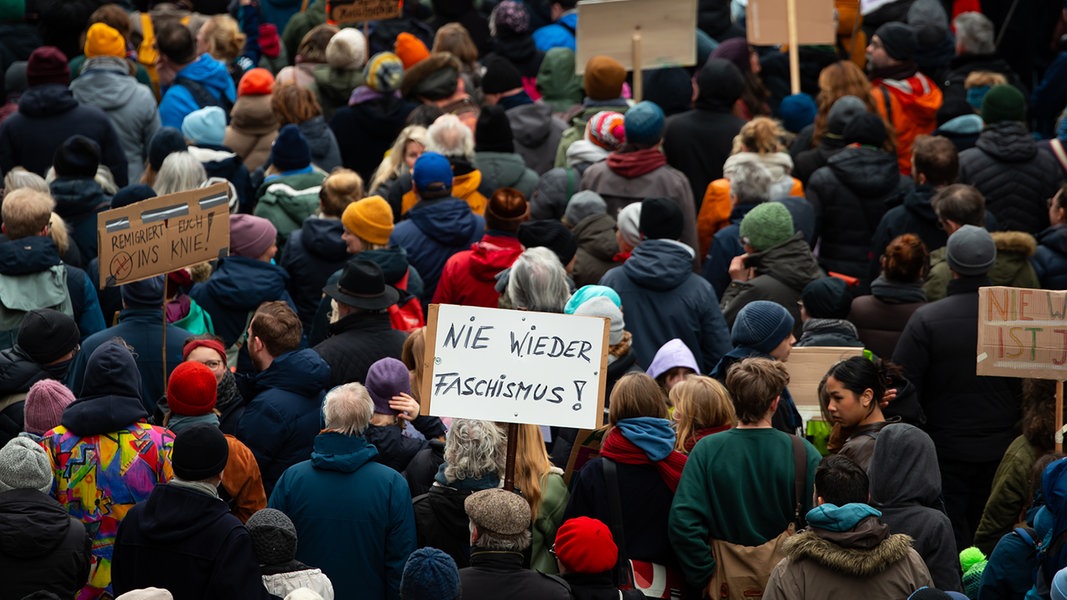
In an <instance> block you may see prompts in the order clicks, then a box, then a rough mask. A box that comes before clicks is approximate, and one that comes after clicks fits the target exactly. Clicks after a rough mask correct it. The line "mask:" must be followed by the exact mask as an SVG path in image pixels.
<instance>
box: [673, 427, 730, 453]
mask: <svg viewBox="0 0 1067 600" xmlns="http://www.w3.org/2000/svg"><path fill="white" fill-rule="evenodd" d="M730 428H731V425H719V426H717V427H702V428H700V429H697V430H696V431H694V432H693V435H691V436H689V439H687V440H686V441H685V442H684V443H683V444H682V446H683V447H684V448H685V451H686V452H687V453H688V452H692V451H693V448H695V447H696V445H697V442H699V441H700V440H702V439H704V438H706V437H708V436H709V435H711V434H713V433H721V432H723V431H726V430H728V429H730Z"/></svg>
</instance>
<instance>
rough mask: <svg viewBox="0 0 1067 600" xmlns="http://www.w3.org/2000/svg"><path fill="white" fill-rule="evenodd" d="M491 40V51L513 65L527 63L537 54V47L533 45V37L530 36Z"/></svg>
mask: <svg viewBox="0 0 1067 600" xmlns="http://www.w3.org/2000/svg"><path fill="white" fill-rule="evenodd" d="M492 39H493V51H494V52H496V53H497V54H499V55H501V56H503V57H504V58H506V59H508V60H510V61H511V62H513V63H521V62H525V61H528V60H530V59H531V58H533V56H534V55H535V54H537V45H536V44H534V40H533V36H532V35H530V34H524V35H516V36H511V37H496V38H492ZM516 66H518V65H517V64H516Z"/></svg>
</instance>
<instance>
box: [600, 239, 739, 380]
mask: <svg viewBox="0 0 1067 600" xmlns="http://www.w3.org/2000/svg"><path fill="white" fill-rule="evenodd" d="M691 265H692V250H690V249H689V248H688V247H686V246H684V245H683V244H681V243H680V242H675V241H672V240H656V239H653V240H645V241H644V242H642V243H641V245H640V246H638V247H637V248H635V249H634V251H633V254H632V255H631V256H630V258H629V259H628V260H627V261H626V262H625V263H623V264H622V266H620V267H616V268H614V269H612V270H610V271H608V272H607V273H606V274H604V277H603V278H601V280H600V285H606V286H608V287H610V288H612V289H614V290H615V291H616V292H618V293H619V296H620V297H621V298H622V304H623V306H625V307H626V314H627V321H626V327H627V329H628V330H629V331H631V332H632V333H633V352H634V354H635V355H636V357H637V362H639V363H641V364H643V365H647V364H650V363H651V362H652V357H653V356H655V354H656V351H657V350H659V348H660V346H662V345H663V344H665V343H667V342H668V341H670V340H671V339H673V338H679V339H681V340H682V341H683V342H685V345H686V346H688V347H689V349H690V350H691V351H692V352H693V356H694V357H695V358H696V360H697V364H698V365H700V367H701V370H702V371H704V372H707V371H709V370H711V368H712V367H714V366H715V365H716V363H718V362H719V359H720V358H722V355H723V354H725V353H726V352H728V351H729V350H730V332H729V330H728V329H727V327H726V322H725V321H724V320H723V314H722V312H720V310H719V307H718V298H716V296H715V291H714V290H712V289H711V284H709V283H708V282H707V281H706V280H705V279H704V278H702V277H700V276H699V275H697V274H695V273H693V272H692V270H691V268H690V267H691Z"/></svg>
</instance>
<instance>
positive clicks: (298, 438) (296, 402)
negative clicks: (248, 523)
mask: <svg viewBox="0 0 1067 600" xmlns="http://www.w3.org/2000/svg"><path fill="white" fill-rule="evenodd" d="M329 379H330V366H329V365H328V364H326V361H324V360H322V359H321V358H319V355H318V354H316V353H315V351H314V350H311V349H309V348H304V349H302V350H294V351H293V352H286V353H285V354H282V355H281V356H279V357H277V358H275V359H274V362H272V363H271V365H270V366H269V367H267V369H266V370H265V371H262V372H261V373H259V374H258V375H256V377H255V379H254V381H253V386H254V388H253V392H254V394H255V396H254V397H253V398H252V401H251V402H249V403H248V406H246V407H245V412H244V414H243V415H241V422H240V423H239V424H238V425H237V439H239V440H241V441H242V442H244V444H245V445H246V446H248V448H249V450H251V451H252V454H253V455H255V457H256V462H257V463H258V464H259V472H260V473H261V474H262V475H263V489H264V491H266V492H267V494H268V495H269V494H270V491H271V489H273V488H274V483H275V482H276V481H278V478H279V477H281V475H282V472H283V471H285V469H287V468H289V467H290V466H292V465H295V464H296V463H298V462H300V461H302V460H307V459H308V457H310V456H311V448H312V444H313V443H314V441H315V435H316V434H317V433H318V432H319V429H320V427H319V424H320V414H321V408H322V398H323V396H324V395H325V389H326V385H327V383H328V382H329ZM245 397H246V398H247V397H248V396H247V395H246V396H245Z"/></svg>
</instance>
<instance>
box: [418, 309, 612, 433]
mask: <svg viewBox="0 0 1067 600" xmlns="http://www.w3.org/2000/svg"><path fill="white" fill-rule="evenodd" d="M608 323H609V321H608V320H607V319H603V318H597V317H583V316H577V315H559V314H549V313H538V312H528V311H518V310H502V309H496V308H477V307H471V306H456V305H452V304H434V305H431V306H430V312H429V318H428V319H427V324H426V355H425V356H424V357H423V361H424V363H423V364H424V371H423V372H424V376H423V382H422V398H423V404H422V414H431V415H437V416H442V417H458V418H467V419H485V420H489V421H497V422H505V423H532V424H538V425H551V426H558V427H574V428H578V429H595V428H596V427H599V426H600V425H601V421H602V420H603V413H604V382H605V380H606V372H607V364H608V363H607V349H608Z"/></svg>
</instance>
